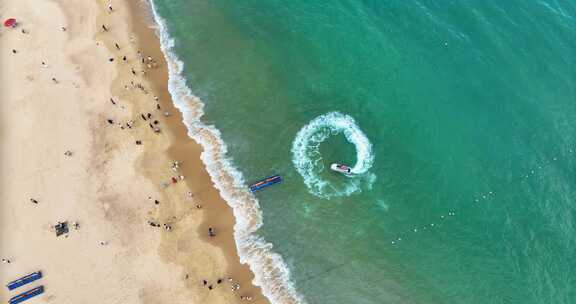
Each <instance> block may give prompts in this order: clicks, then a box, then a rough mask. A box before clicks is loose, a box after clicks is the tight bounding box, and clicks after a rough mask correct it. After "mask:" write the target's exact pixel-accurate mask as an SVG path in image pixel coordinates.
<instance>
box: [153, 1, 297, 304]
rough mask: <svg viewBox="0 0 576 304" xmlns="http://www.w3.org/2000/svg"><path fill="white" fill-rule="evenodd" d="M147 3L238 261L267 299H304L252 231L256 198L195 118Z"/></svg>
mask: <svg viewBox="0 0 576 304" xmlns="http://www.w3.org/2000/svg"><path fill="white" fill-rule="evenodd" d="M150 6H151V11H152V13H153V15H154V19H155V22H156V25H157V35H158V36H159V38H160V44H161V48H162V52H163V53H164V57H165V59H166V62H167V64H168V72H169V79H168V90H169V92H170V95H171V97H172V101H173V102H174V105H175V106H176V108H178V110H179V111H180V112H181V113H182V117H183V122H184V124H185V125H186V127H187V129H188V136H190V137H191V138H193V139H194V140H195V141H196V142H198V143H199V144H200V145H202V147H203V148H204V151H203V152H202V154H201V159H202V161H203V162H204V164H205V165H206V169H207V171H208V173H209V174H210V178H211V179H212V182H213V183H214V185H215V187H216V188H217V189H218V191H219V192H220V195H221V196H222V198H224V199H225V200H226V202H227V203H228V205H230V207H232V210H233V212H234V217H235V218H236V224H235V225H234V239H235V241H236V248H237V250H238V255H239V256H240V262H241V263H245V264H248V265H249V266H250V269H251V270H252V272H253V273H254V281H253V283H254V284H255V285H257V286H260V288H261V289H262V293H263V294H264V296H266V297H267V298H268V299H269V300H270V302H271V303H274V304H291V303H294V304H296V303H304V300H303V298H302V297H301V296H300V295H299V294H298V293H297V292H296V289H295V288H294V286H293V285H292V283H291V281H290V272H289V270H288V267H287V266H286V264H285V263H284V261H283V259H282V256H280V255H279V254H277V253H275V252H273V251H272V244H271V243H268V242H266V240H265V239H264V238H262V237H260V236H258V235H256V231H257V230H258V229H259V228H260V227H261V226H262V212H261V211H260V207H259V204H258V200H257V199H256V198H255V197H254V196H253V195H252V194H251V193H250V192H249V191H248V189H247V187H246V183H245V182H244V178H243V176H242V173H241V172H240V171H238V169H236V168H235V167H234V166H233V164H232V161H231V160H230V158H228V156H227V147H226V144H225V143H224V141H223V140H222V138H221V136H220V131H219V130H218V129H216V128H215V127H214V126H212V125H206V124H204V123H203V122H202V121H201V117H202V116H203V115H204V110H203V108H204V104H203V103H202V101H201V100H200V99H199V98H197V97H196V96H194V95H193V94H192V91H191V90H190V88H188V86H186V80H185V78H184V76H183V75H182V71H183V67H184V63H183V62H182V61H180V60H179V59H178V57H177V55H176V54H175V53H174V52H173V47H174V40H173V39H172V38H171V37H170V35H169V33H168V31H167V28H166V23H165V21H164V19H162V18H161V17H160V16H159V15H158V13H157V11H156V7H155V5H154V1H150Z"/></svg>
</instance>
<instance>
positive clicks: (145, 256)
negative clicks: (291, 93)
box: [0, 0, 267, 303]
mask: <svg viewBox="0 0 576 304" xmlns="http://www.w3.org/2000/svg"><path fill="white" fill-rule="evenodd" d="M113 5H114V6H113V9H114V11H113V12H112V13H110V12H108V8H107V6H108V2H107V1H72V0H69V1H50V0H19V1H9V0H0V19H2V20H4V19H5V18H7V17H16V18H17V19H19V21H20V25H19V26H18V27H17V28H15V29H6V28H2V29H1V30H0V62H1V67H2V70H1V74H0V75H1V79H0V107H1V108H0V147H1V149H2V150H1V152H0V172H1V173H0V225H1V226H0V257H2V258H8V259H10V260H11V263H9V264H8V263H2V264H0V283H2V285H4V284H6V283H7V282H8V281H10V280H13V279H15V278H17V277H19V276H21V275H24V274H27V273H29V272H32V271H36V270H42V271H43V273H44V278H42V279H41V280H40V281H37V282H34V283H33V284H30V285H29V286H27V287H21V288H19V289H18V290H16V291H14V292H8V290H7V289H6V288H4V287H2V288H0V302H6V301H7V300H8V299H9V298H10V297H12V296H14V295H15V294H17V293H18V292H21V291H24V290H27V289H28V288H31V287H33V286H36V285H40V284H41V285H44V286H45V288H46V292H45V294H43V295H41V296H39V297H37V298H34V299H32V300H30V301H28V303H243V302H248V301H241V300H240V296H241V295H245V296H246V295H249V296H251V297H253V299H254V300H253V301H251V303H266V302H267V300H266V299H265V298H263V297H262V295H261V294H260V290H259V289H258V288H255V287H254V286H252V285H251V283H250V282H251V280H252V279H253V275H252V274H251V273H250V271H249V269H248V267H247V266H245V265H240V263H239V259H238V256H237V253H236V249H235V246H234V241H233V238H232V227H233V224H234V218H233V216H232V212H231V210H230V208H229V207H228V206H227V205H226V203H225V202H224V201H223V200H222V199H221V198H220V196H219V195H218V192H217V191H216V190H215V189H214V188H213V187H212V183H211V181H210V179H209V176H208V174H207V173H206V170H205V167H204V165H203V164H202V163H201V161H200V158H199V154H200V152H201V148H200V146H198V145H197V144H196V143H194V142H193V141H192V140H191V139H189V138H188V137H187V136H186V129H185V127H184V125H183V124H182V123H181V121H182V118H181V116H180V115H179V113H178V112H177V110H176V109H174V108H173V106H172V103H171V101H170V99H169V98H170V97H169V95H168V92H167V90H166V87H167V71H166V69H165V66H166V63H165V62H164V59H163V57H162V54H161V53H160V49H159V44H158V40H157V38H156V36H155V35H154V32H153V30H152V29H150V27H149V25H150V23H149V22H148V21H146V20H150V18H149V17H148V15H147V14H148V13H147V11H146V10H145V9H143V6H142V5H141V4H139V3H134V2H131V3H130V4H129V3H128V1H114V2H113ZM102 25H105V26H106V28H107V29H108V31H104V30H103V28H102ZM62 27H65V29H66V30H63V29H62ZM23 29H24V30H25V32H26V33H22V32H21V30H23ZM116 43H117V44H118V47H119V49H117V47H116V46H115V44H116ZM13 49H14V50H16V53H13V51H12V50H13ZM138 51H141V54H143V55H144V57H147V56H151V57H153V58H154V59H155V62H156V64H154V67H153V68H152V69H148V68H147V67H146V64H144V65H142V64H141V61H140V59H139V58H138V54H137V52H138ZM123 56H126V57H127V60H126V61H124V60H123ZM110 58H113V59H114V61H112V62H111V61H109V59H110ZM42 62H44V63H45V64H44V65H43V64H42ZM132 70H133V71H134V73H135V75H134V74H133V72H132ZM143 72H146V75H144V73H143ZM52 78H55V81H54V80H53V79H52ZM131 82H133V84H132V83H131ZM139 84H141V85H142V87H143V88H145V91H146V92H144V90H142V89H139V88H138V87H137V86H138V85H139ZM146 93H147V94H146ZM154 96H157V97H158V100H159V104H160V106H161V108H162V109H161V110H160V111H158V110H157V109H156V101H155V98H154ZM110 98H112V99H113V100H114V103H116V104H113V103H112V102H111V101H110ZM163 112H169V113H171V115H170V116H169V117H164V115H163ZM142 113H151V115H152V119H151V120H152V121H154V120H158V125H155V126H157V127H158V128H159V129H160V130H161V131H160V133H159V134H157V133H155V132H154V131H153V130H152V129H151V128H150V127H149V126H148V124H149V123H150V119H147V120H146V121H144V120H143V119H142V118H140V115H141V114H142ZM108 119H112V120H113V124H109V123H108V121H107V120H108ZM131 120H132V121H133V123H132V124H131V125H132V127H131V128H129V127H128V126H127V125H126V123H127V122H130V121H131ZM121 126H122V128H121ZM136 140H140V141H142V144H141V145H136V143H135V142H136ZM68 150H69V151H71V152H72V155H71V156H66V155H64V153H65V151H68ZM172 160H178V161H179V162H180V166H179V170H178V172H174V171H172V170H171V169H170V163H171V161H172ZM179 175H183V176H184V177H185V179H184V180H183V181H181V180H178V182H177V183H175V184H173V183H171V181H170V179H171V178H172V177H174V176H176V177H177V176H179ZM164 182H168V183H169V186H168V187H166V188H164V187H163V186H161V185H162V183H164ZM188 191H191V192H192V194H193V197H189V196H188V194H187V193H188ZM31 198H34V199H36V200H38V204H34V203H32V202H31V201H30V199H31ZM155 200H158V201H159V204H155ZM197 205H198V206H201V209H198V208H197ZM57 221H69V222H70V223H71V222H73V221H75V222H78V223H79V225H80V227H79V229H78V230H76V229H74V228H71V230H70V232H69V233H68V234H67V235H66V236H60V237H56V236H55V233H54V231H53V230H52V229H51V226H52V225H54V224H55V223H56V222H57ZM150 221H152V222H154V223H158V224H160V225H161V226H160V227H153V226H151V225H150V224H149V222H150ZM164 224H168V225H170V227H171V229H170V230H169V231H168V230H166V229H165V228H164V226H163V225H164ZM208 227H214V228H216V231H217V235H216V237H214V238H210V237H208V236H207V229H208ZM101 242H105V245H101ZM228 277H232V278H233V279H234V281H236V282H239V283H240V286H241V288H240V290H238V291H235V292H233V291H231V284H230V283H229V282H228V280H227V279H228ZM219 278H221V279H223V282H222V283H221V284H217V282H216V280H217V279H219ZM204 279H205V280H207V281H208V285H212V286H213V290H208V288H207V287H206V286H204V285H203V282H202V280H204Z"/></svg>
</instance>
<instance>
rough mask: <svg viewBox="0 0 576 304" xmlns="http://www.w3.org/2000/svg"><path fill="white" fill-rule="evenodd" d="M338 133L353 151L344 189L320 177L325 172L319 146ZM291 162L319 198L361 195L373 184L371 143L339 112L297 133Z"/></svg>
mask: <svg viewBox="0 0 576 304" xmlns="http://www.w3.org/2000/svg"><path fill="white" fill-rule="evenodd" d="M341 133H343V134H344V136H345V137H346V140H348V142H350V143H352V144H353V145H354V147H355V148H356V163H355V164H354V166H353V167H352V169H351V171H352V173H353V174H352V175H350V176H347V177H348V178H349V179H348V180H347V182H346V184H345V185H344V186H342V185H334V184H331V183H330V182H329V181H327V180H325V179H322V178H321V177H320V173H321V172H323V171H324V164H323V160H322V155H320V144H321V143H322V142H324V141H325V140H326V139H327V138H328V137H330V136H334V135H338V134H341ZM292 162H293V164H294V167H295V168H296V170H297V171H298V173H300V175H301V176H302V178H304V183H305V184H306V186H307V187H308V189H309V190H310V192H311V193H312V194H314V195H316V196H318V197H322V198H330V197H333V196H348V195H351V194H353V193H357V192H360V191H361V190H362V188H363V187H368V188H369V187H371V185H372V183H373V182H374V180H375V176H374V175H373V174H368V170H369V169H370V168H371V167H372V164H373V163H374V154H373V153H372V144H371V143H370V140H368V137H366V134H364V132H362V130H361V129H360V127H358V125H357V124H356V121H355V120H354V118H352V117H351V116H349V115H346V114H342V113H340V112H330V113H326V114H324V115H320V116H318V117H316V118H314V119H313V120H312V121H310V122H309V123H308V124H307V125H305V126H304V127H303V128H302V129H300V131H298V134H296V138H295V139H294V142H293V143H292Z"/></svg>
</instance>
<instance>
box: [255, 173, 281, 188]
mask: <svg viewBox="0 0 576 304" xmlns="http://www.w3.org/2000/svg"><path fill="white" fill-rule="evenodd" d="M281 181H282V177H280V175H272V176H268V177H266V178H263V179H261V180H259V181H257V182H255V183H253V184H252V185H250V187H249V189H250V191H251V192H256V191H258V190H261V189H264V188H266V187H269V186H272V185H274V184H277V183H279V182H281Z"/></svg>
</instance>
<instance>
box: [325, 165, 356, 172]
mask: <svg viewBox="0 0 576 304" xmlns="http://www.w3.org/2000/svg"><path fill="white" fill-rule="evenodd" d="M330 169H332V171H336V172H339V173H342V174H352V168H350V167H348V166H346V165H342V164H336V163H334V164H331V165H330Z"/></svg>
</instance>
